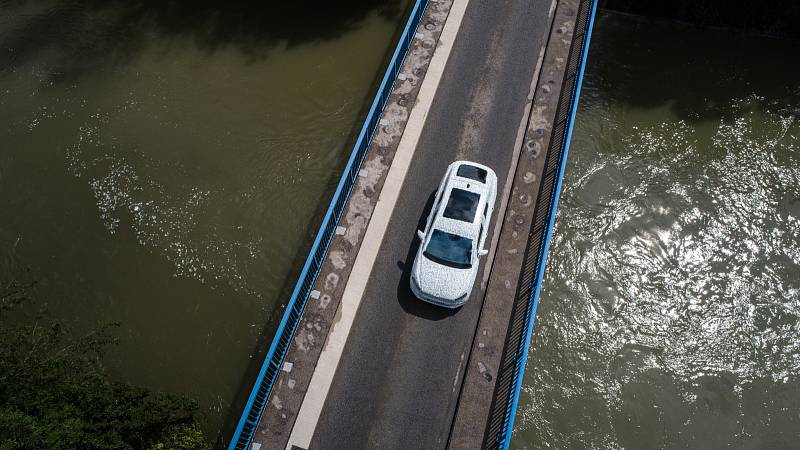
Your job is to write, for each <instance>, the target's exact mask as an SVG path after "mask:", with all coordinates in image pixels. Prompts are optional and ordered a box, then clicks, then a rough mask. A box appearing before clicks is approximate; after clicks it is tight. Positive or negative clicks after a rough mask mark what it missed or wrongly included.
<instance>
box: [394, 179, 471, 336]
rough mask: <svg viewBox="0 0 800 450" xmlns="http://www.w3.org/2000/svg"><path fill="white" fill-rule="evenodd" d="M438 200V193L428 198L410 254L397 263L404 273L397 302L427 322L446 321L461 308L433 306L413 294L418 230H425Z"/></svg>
mask: <svg viewBox="0 0 800 450" xmlns="http://www.w3.org/2000/svg"><path fill="white" fill-rule="evenodd" d="M435 198H436V191H433V192H431V195H429V196H428V201H427V202H425V208H424V209H423V211H422V214H421V215H420V218H419V221H418V222H417V227H416V228H415V229H414V234H413V235H411V236H409V238H410V239H411V245H409V247H408V254H407V255H406V260H405V261H397V267H399V268H400V270H402V271H403V275H402V276H401V277H400V283H399V284H398V285H397V300H398V301H399V302H400V306H401V307H402V308H403V310H404V311H405V312H407V313H409V314H413V315H415V316H417V317H421V318H423V319H427V320H442V319H446V318H448V317H450V316H452V315H453V314H455V313H457V312H458V310H459V309H461V308H455V309H449V308H442V307H441V306H436V305H432V304H430V303H427V302H424V301H422V300H420V299H418V298H417V297H416V296H415V295H414V293H413V292H411V286H410V283H411V268H412V267H413V266H414V257H415V256H416V255H417V250H418V249H419V244H420V240H419V238H418V237H417V230H424V229H425V224H426V222H427V220H428V214H430V212H431V208H433V200H434V199H435Z"/></svg>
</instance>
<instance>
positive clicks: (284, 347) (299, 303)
mask: <svg viewBox="0 0 800 450" xmlns="http://www.w3.org/2000/svg"><path fill="white" fill-rule="evenodd" d="M427 5H428V0H415V4H414V7H413V8H412V10H411V14H410V16H409V18H408V21H407V22H406V25H405V28H404V29H403V32H402V34H401V35H400V39H399V40H398V42H397V47H396V48H395V50H394V53H393V54H392V58H391V59H390V60H389V65H388V66H387V67H386V72H385V73H384V75H383V79H382V80H381V84H380V86H379V87H378V91H377V93H376V94H375V98H374V99H373V100H372V105H371V107H370V109H369V112H368V113H367V116H366V118H365V119H364V124H363V126H362V127H361V132H360V133H359V135H358V139H357V140H356V143H355V145H354V146H353V150H352V151H351V153H350V158H349V159H348V160H347V165H346V166H345V168H344V172H343V173H342V177H341V179H340V180H339V184H338V185H337V186H336V191H335V192H334V193H333V197H332V198H331V202H330V204H329V205H328V209H327V211H326V212H325V217H324V218H323V220H322V224H321V225H320V227H319V231H318V232H317V236H316V239H315V240H314V244H313V245H312V246H311V250H310V251H309V254H308V257H307V259H306V262H305V264H304V265H303V269H302V271H301V272H300V276H299V278H298V280H297V283H296V284H295V287H294V290H293V291H292V295H291V297H290V298H289V302H288V303H287V305H286V311H285V312H284V314H283V318H282V319H281V322H280V324H279V325H278V329H277V330H276V332H275V337H274V338H273V340H272V344H271V345H270V347H269V351H268V352H267V355H266V356H265V358H264V363H263V364H262V366H261V370H259V372H258V377H256V380H255V383H254V385H253V389H252V391H251V392H250V395H249V397H248V399H247V403H246V404H245V407H244V411H243V412H242V416H241V418H240V419H239V422H238V424H237V426H236V430H235V431H234V433H233V436H232V438H231V441H230V444H229V446H228V449H229V450H245V449H246V448H247V447H248V446H249V445H250V443H251V442H252V440H253V434H254V433H255V430H256V427H257V426H258V422H259V420H260V419H261V416H262V414H263V413H264V407H265V406H266V403H267V399H268V398H269V394H270V392H272V387H273V385H274V384H275V380H276V378H277V376H278V373H279V372H280V368H281V365H282V364H283V359H284V358H285V357H286V353H287V352H288V350H289V345H290V343H291V341H292V337H293V336H294V332H295V329H296V328H297V324H298V322H299V321H300V316H301V315H302V313H303V309H304V308H305V305H306V301H307V300H308V295H309V294H310V293H311V288H312V287H313V286H314V282H315V280H316V279H317V276H318V275H319V270H320V268H321V267H322V263H323V261H324V260H325V255H326V254H327V252H328V247H329V246H330V243H331V239H332V238H333V235H334V232H335V230H336V224H337V223H338V222H339V218H340V217H341V215H342V213H343V212H344V208H345V205H346V204H347V200H348V198H349V197H350V192H351V191H352V189H353V185H355V181H356V178H357V177H358V172H359V170H360V168H361V164H362V163H363V162H364V158H365V156H366V154H367V150H368V149H369V145H370V142H371V141H372V136H373V134H374V133H375V129H376V128H377V126H378V121H379V120H380V116H381V114H382V113H383V109H384V107H385V106H386V102H387V100H388V99H389V96H390V95H391V93H392V88H393V87H394V84H395V81H396V80H397V75H398V74H399V73H400V68H401V67H402V65H403V61H405V57H406V54H407V53H408V49H409V48H410V46H411V41H412V40H413V39H414V32H415V31H416V29H417V25H419V22H420V20H421V19H422V16H423V14H424V13H425V8H426V6H427Z"/></svg>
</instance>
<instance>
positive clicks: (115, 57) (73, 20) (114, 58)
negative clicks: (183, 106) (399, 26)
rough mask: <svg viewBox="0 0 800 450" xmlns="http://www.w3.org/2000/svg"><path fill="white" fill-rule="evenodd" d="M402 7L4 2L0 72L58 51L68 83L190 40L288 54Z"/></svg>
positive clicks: (372, 3) (397, 3) (207, 46)
mask: <svg viewBox="0 0 800 450" xmlns="http://www.w3.org/2000/svg"><path fill="white" fill-rule="evenodd" d="M405 4H406V1H405V0H345V1H339V2H283V1H281V2H279V1H276V0H265V1H253V0H228V1H211V0H200V1H194V2H183V1H158V0H41V1H33V0H31V1H25V0H7V1H4V2H3V1H0V16H2V17H3V18H4V22H2V23H0V49H2V50H0V70H13V69H14V68H16V67H19V66H21V65H23V64H25V63H26V62H28V61H31V60H34V59H35V58H37V57H38V55H40V54H41V53H43V52H55V54H56V55H58V56H57V63H56V67H55V68H54V69H55V71H56V73H54V74H52V77H51V78H52V80H51V81H64V80H66V81H69V80H72V79H75V78H77V77H80V76H81V75H84V74H86V73H89V72H92V71H93V70H96V68H97V64H98V62H99V61H103V64H104V65H105V64H109V63H111V64H124V63H125V62H127V61H129V60H130V59H131V58H134V57H135V56H136V55H137V54H138V53H139V52H140V51H141V50H142V49H143V48H144V46H145V45H146V44H147V43H148V42H150V41H152V40H154V39H155V40H163V41H169V40H172V39H186V38H188V39H191V41H192V42H193V43H194V44H195V45H196V46H197V48H198V49H200V50H203V51H207V52H209V53H213V52H215V51H217V50H219V49H222V48H229V47H233V48H236V49H238V50H239V51H241V52H242V53H243V54H245V55H247V56H248V57H249V58H252V59H253V60H257V59H260V58H264V57H267V56H268V53H269V50H270V49H271V48H272V47H273V46H275V45H276V44H279V43H281V44H282V43H285V44H286V45H288V46H289V47H292V46H296V45H299V44H303V43H308V42H314V41H320V40H329V39H335V38H337V37H340V36H341V35H342V34H344V33H346V32H348V31H352V30H354V29H356V28H357V27H359V26H360V24H361V23H362V21H363V20H364V19H365V18H366V17H367V16H368V15H370V14H373V13H377V14H379V15H380V16H382V17H385V18H387V19H388V20H392V21H396V20H397V19H398V17H399V16H400V15H402V13H403V12H404V9H405V8H404V6H405Z"/></svg>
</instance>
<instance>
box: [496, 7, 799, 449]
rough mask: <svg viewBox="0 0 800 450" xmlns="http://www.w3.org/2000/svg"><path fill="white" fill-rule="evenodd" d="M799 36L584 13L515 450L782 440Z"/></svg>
mask: <svg viewBox="0 0 800 450" xmlns="http://www.w3.org/2000/svg"><path fill="white" fill-rule="evenodd" d="M798 54H800V44H799V43H797V42H788V41H779V40H773V39H768V38H759V37H752V36H747V37H739V36H736V35H735V33H733V32H729V31H709V30H701V29H695V28H689V27H686V26H683V25H674V24H668V23H661V24H659V23H656V24H653V23H650V22H648V21H643V20H639V19H634V18H627V17H620V16H615V15H606V16H602V17H601V18H600V19H599V20H598V22H597V24H596V28H595V34H594V36H593V41H592V48H591V51H590V55H589V67H588V71H587V74H586V78H585V84H584V88H583V94H582V97H581V107H580V111H579V114H578V119H577V127H576V130H575V136H574V138H573V142H572V147H571V154H570V161H569V164H568V167H567V174H566V179H565V187H564V192H563V194H562V197H561V203H560V207H559V211H558V219H557V226H556V231H555V234H554V239H553V246H552V247H551V253H550V262H549V265H548V268H547V274H546V281H545V283H544V288H543V293H542V299H541V303H540V306H539V312H538V317H537V320H536V329H535V337H534V339H533V344H532V348H531V353H530V357H529V360H528V365H527V370H526V375H525V382H524V387H523V394H522V398H521V400H520V409H519V411H518V416H517V417H518V420H517V423H516V428H515V429H516V434H515V437H514V441H513V445H512V447H515V448H619V447H626V448H722V447H728V446H730V447H732V448H792V447H794V448H796V447H797V446H798V445H800V444H798V442H799V441H798V439H800V337H799V336H800V81H798V80H799V79H798V77H797V74H798V73H800V62H798V59H797V57H796V56H797V55H798Z"/></svg>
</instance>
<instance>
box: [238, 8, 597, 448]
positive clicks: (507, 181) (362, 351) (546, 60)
mask: <svg viewBox="0 0 800 450" xmlns="http://www.w3.org/2000/svg"><path fill="white" fill-rule="evenodd" d="M595 9H596V0H502V1H499V0H498V1H482V0H430V1H427V0H417V1H416V3H415V5H414V8H413V10H412V11H411V13H410V16H409V18H408V22H407V24H406V27H405V29H404V30H403V32H402V34H401V36H400V37H399V42H398V45H397V48H396V49H395V52H394V54H393V55H392V58H391V60H390V61H389V63H388V67H387V70H386V74H385V76H384V78H383V79H382V82H381V84H380V86H379V87H378V92H377V94H376V97H375V99H374V101H373V103H372V105H371V108H370V110H369V111H368V113H367V116H366V119H365V123H364V127H363V128H362V130H361V133H360V134H359V136H358V139H357V141H356V143H355V146H354V149H353V152H352V154H351V157H350V160H349V161H348V164H347V166H346V167H345V170H344V173H343V175H342V178H341V181H340V183H339V185H338V186H337V189H336V191H335V192H334V194H333V196H332V199H331V202H330V206H329V207H328V209H327V211H326V214H325V216H324V218H323V220H322V223H321V225H320V230H319V232H318V234H317V236H316V240H315V242H314V244H313V246H312V248H311V252H310V254H309V257H308V259H307V260H306V262H305V265H304V266H303V269H302V272H301V274H300V277H299V280H298V282H297V285H296V286H295V289H294V291H293V293H292V296H291V298H290V299H289V301H288V304H287V307H286V313H285V315H284V317H283V319H282V321H281V323H280V326H279V327H278V332H277V335H276V337H275V339H274V340H273V342H272V344H271V346H270V348H269V351H268V352H267V355H266V359H265V361H264V363H263V365H262V366H261V369H260V371H259V373H258V374H257V378H256V380H255V384H254V386H253V389H252V391H250V394H249V396H248V398H247V402H246V404H245V405H244V412H243V414H242V416H241V418H240V419H239V421H238V424H237V427H236V430H235V432H234V434H233V437H232V439H231V441H230V442H229V443H228V445H229V448H231V449H247V448H253V449H284V448H300V449H309V448H315V449H316V448H323V449H328V448H348V449H352V448H381V449H388V448H398V449H408V448H425V449H427V448H445V447H447V448H454V449H455V448H479V447H483V448H507V447H508V444H509V441H510V437H511V430H512V427H513V423H514V413H515V410H516V401H517V396H518V394H519V390H520V387H521V382H522V373H523V371H524V365H525V360H526V358H527V352H528V347H529V345H530V337H531V332H532V328H533V319H534V317H535V312H536V305H537V301H538V295H539V289H540V286H541V280H542V276H543V273H544V266H545V262H546V255H547V251H548V244H549V240H550V233H551V232H552V227H553V222H554V219H555V208H556V205H557V201H558V195H559V190H560V186H561V179H562V176H563V172H564V165H565V163H566V159H567V152H568V144H569V138H570V134H571V129H572V121H573V119H574V113H575V110H576V108H577V101H578V94H579V92H580V81H581V78H582V71H583V67H584V64H585V60H586V52H587V49H588V44H589V37H590V33H591V27H592V24H593V17H594V12H595ZM458 159H467V160H472V161H476V162H479V163H482V164H485V165H487V166H490V167H492V168H493V169H494V170H495V172H497V174H498V199H497V205H496V209H495V216H494V217H493V218H492V222H491V225H490V230H489V241H490V242H491V246H490V247H489V254H488V255H487V256H486V257H484V258H483V259H482V260H481V267H480V270H479V275H478V280H477V281H476V283H475V287H474V289H473V292H472V294H471V296H470V300H469V302H468V303H467V304H466V305H465V306H464V307H462V308H460V309H458V310H454V311H450V310H444V309H442V308H438V307H435V306H432V305H429V304H427V303H423V302H421V301H419V300H417V299H416V298H414V296H413V295H412V294H411V292H410V289H409V273H410V270H411V265H412V262H413V259H414V255H415V254H416V251H417V247H418V245H419V241H418V239H416V238H415V236H416V230H417V229H419V228H422V226H421V223H422V222H423V221H424V220H425V218H426V217H427V213H428V211H429V209H430V207H431V203H432V200H433V197H432V194H433V192H434V191H435V190H436V188H437V186H438V183H439V181H440V180H441V177H442V175H443V174H444V172H445V169H446V168H447V166H448V165H449V164H450V162H452V161H454V160H458Z"/></svg>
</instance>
